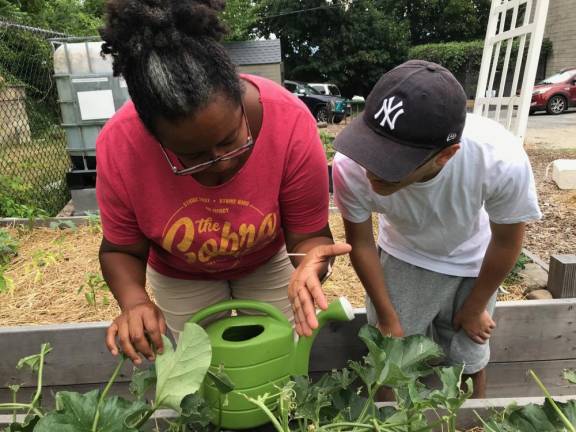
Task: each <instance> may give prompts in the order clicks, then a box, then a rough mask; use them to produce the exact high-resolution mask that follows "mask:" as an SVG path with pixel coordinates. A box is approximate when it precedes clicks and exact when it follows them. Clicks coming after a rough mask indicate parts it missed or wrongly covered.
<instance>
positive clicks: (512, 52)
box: [474, 0, 549, 139]
mask: <svg viewBox="0 0 576 432" xmlns="http://www.w3.org/2000/svg"><path fill="white" fill-rule="evenodd" d="M548 2H549V0H492V6H491V8H490V18H489V20H488V28H487V30H486V39H485V41H484V52H483V54H482V65H481V67H480V74H479V77H478V88H477V90H476V100H475V104H474V112H475V113H477V114H480V115H483V116H485V117H490V118H493V119H495V120H496V121H498V122H500V123H502V124H503V125H504V126H505V127H506V128H507V129H509V130H510V131H512V133H514V134H515V135H516V136H518V137H520V138H521V139H524V134H525V133H526V126H527V123H528V114H529V112H530V101H531V98H532V88H533V86H534V80H535V78H536V70H537V68H538V59H539V56H540V48H541V46H542V39H543V37H544V26H545V24H546V15H547V13H548ZM502 47H505V51H504V52H503V53H502V50H501V48H502ZM502 54H503V55H502ZM514 62H515V63H514ZM510 77H511V78H512V79H510Z"/></svg>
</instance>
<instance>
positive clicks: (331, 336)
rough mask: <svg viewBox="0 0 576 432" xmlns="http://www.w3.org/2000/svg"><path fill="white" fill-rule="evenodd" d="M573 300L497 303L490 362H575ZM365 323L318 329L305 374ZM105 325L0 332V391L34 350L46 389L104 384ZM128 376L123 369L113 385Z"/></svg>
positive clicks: (24, 375)
mask: <svg viewBox="0 0 576 432" xmlns="http://www.w3.org/2000/svg"><path fill="white" fill-rule="evenodd" d="M575 306H576V299H560V300H532V301H518V302H499V303H498V304H497V307H496V321H497V323H498V328H497V331H496V334H495V336H494V337H493V339H492V342H491V347H492V361H493V362H495V363H513V362H538V361H549V360H558V361H562V360H566V359H576V326H575V325H574V320H575V318H576V315H575V314H576V307H575ZM365 322H366V316H365V313H364V311H363V310H362V309H358V310H356V318H355V319H354V320H353V321H352V322H350V323H342V322H334V323H330V324H329V325H327V326H326V327H325V328H323V329H322V330H321V332H320V334H319V335H318V338H317V339H316V342H315V343H314V346H313V348H312V352H311V357H310V371H311V372H322V371H329V370H331V369H333V368H341V367H344V366H345V365H346V364H347V361H348V360H359V359H361V358H362V356H363V355H364V354H365V352H366V348H365V347H364V344H363V343H362V341H360V340H359V339H358V337H357V334H358V331H359V330H360V328H361V327H362V325H364V324H365ZM107 326H108V323H107V322H100V323H83V324H65V325H50V326H30V327H9V328H3V329H0V344H1V346H2V347H3V350H2V356H1V357H0V388H1V387H5V386H6V385H9V384H24V385H25V386H34V385H35V382H36V381H35V378H34V375H33V374H31V373H30V372H29V371H25V370H21V371H18V370H16V369H15V366H16V363H17V362H18V360H19V359H20V358H22V357H24V356H27V355H31V354H35V353H37V352H38V351H39V349H40V345H41V344H42V343H44V342H50V343H51V344H52V346H53V347H54V350H53V352H51V353H50V354H49V355H48V357H47V359H46V368H45V374H44V380H45V383H46V385H48V386H49V385H72V384H83V383H100V382H105V381H106V380H107V379H108V377H109V376H110V374H111V373H112V370H113V369H114V367H115V365H116V361H117V360H116V359H115V358H114V357H112V355H110V354H109V352H108V350H107V349H106V346H105V344H104V335H105V330H106V328H107ZM130 376H131V366H130V365H126V367H125V368H124V369H123V371H122V373H121V375H120V377H119V381H120V382H122V381H126V380H128V379H129V377H130Z"/></svg>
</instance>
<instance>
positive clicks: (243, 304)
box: [188, 300, 290, 325]
mask: <svg viewBox="0 0 576 432" xmlns="http://www.w3.org/2000/svg"><path fill="white" fill-rule="evenodd" d="M233 309H250V310H255V311H258V312H262V313H265V314H266V315H269V316H270V317H272V318H274V319H275V320H277V321H280V322H282V323H284V324H288V325H290V322H289V321H288V319H287V318H286V317H285V316H284V314H283V313H282V312H280V310H279V309H278V308H276V307H275V306H272V305H271V304H268V303H263V302H259V301H254V300H226V301H223V302H220V303H216V304H214V305H211V306H208V307H205V308H204V309H201V310H199V311H198V312H196V313H195V314H194V315H192V317H191V318H190V319H189V320H188V322H192V323H199V322H200V321H202V320H204V319H206V318H208V317H209V316H211V315H214V314H217V313H219V312H226V311H230V310H233Z"/></svg>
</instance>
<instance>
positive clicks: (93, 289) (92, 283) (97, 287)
mask: <svg viewBox="0 0 576 432" xmlns="http://www.w3.org/2000/svg"><path fill="white" fill-rule="evenodd" d="M81 292H84V297H85V298H86V301H87V302H88V304H89V305H91V306H96V303H97V297H98V293H101V294H102V305H103V306H106V305H108V304H109V303H110V301H109V300H108V293H109V292H110V288H109V287H108V284H107V283H106V281H105V280H104V278H103V277H102V275H101V274H100V273H88V274H87V275H86V282H85V283H84V284H82V285H81V286H80V288H78V294H80V293H81Z"/></svg>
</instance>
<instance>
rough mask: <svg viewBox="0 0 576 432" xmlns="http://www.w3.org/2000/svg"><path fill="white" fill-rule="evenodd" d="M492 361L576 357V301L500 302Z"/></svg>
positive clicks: (492, 346) (497, 309) (496, 315)
mask: <svg viewBox="0 0 576 432" xmlns="http://www.w3.org/2000/svg"><path fill="white" fill-rule="evenodd" d="M495 320H496V325H497V328H496V331H495V334H494V336H493V337H492V339H491V342H490V346H491V351H492V356H491V360H492V361H493V362H517V361H539V360H564V359H573V358H576V325H574V323H575V321H576V299H559V300H520V301H513V302H498V304H497V307H496V312H495Z"/></svg>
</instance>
